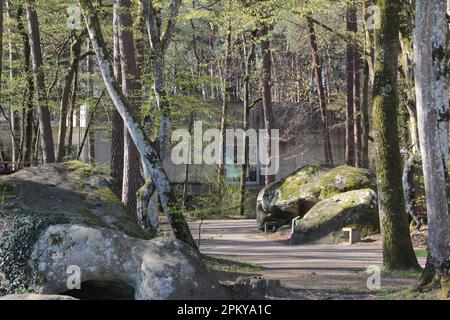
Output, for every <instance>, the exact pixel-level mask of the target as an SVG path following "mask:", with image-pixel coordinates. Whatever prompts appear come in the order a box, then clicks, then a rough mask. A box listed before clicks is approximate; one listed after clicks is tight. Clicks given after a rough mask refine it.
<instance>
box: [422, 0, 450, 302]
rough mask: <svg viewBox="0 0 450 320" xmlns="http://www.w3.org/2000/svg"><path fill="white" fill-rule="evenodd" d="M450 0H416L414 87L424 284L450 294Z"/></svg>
mask: <svg viewBox="0 0 450 320" xmlns="http://www.w3.org/2000/svg"><path fill="white" fill-rule="evenodd" d="M446 9H447V1H446V0H432V1H430V0H417V1H416V24H415V25H416V27H415V30H414V60H415V66H416V67H415V83H416V100H417V113H418V127H419V138H420V151H421V155H422V166H423V173H424V181H425V194H426V205H427V217H428V230H429V238H428V261H427V265H426V268H425V270H424V273H423V275H422V279H421V282H422V283H421V284H422V285H426V284H430V283H431V284H433V287H434V284H438V285H440V286H441V288H442V298H444V299H446V298H447V297H448V293H449V290H450V271H449V267H448V266H449V265H450V247H449V245H448V244H449V242H450V215H449V205H448V201H449V194H448V168H447V157H448V120H449V104H448V78H449V77H448V69H447V68H446V66H447V63H448V54H447V49H446V48H447V32H448V25H447V18H446V11H447V10H446Z"/></svg>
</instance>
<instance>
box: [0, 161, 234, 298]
mask: <svg viewBox="0 0 450 320" xmlns="http://www.w3.org/2000/svg"><path fill="white" fill-rule="evenodd" d="M23 171H24V172H21V171H19V172H18V173H16V174H14V175H12V176H9V177H3V178H1V179H0V186H3V189H2V190H5V191H2V193H1V197H0V296H1V295H6V294H18V293H19V294H20V293H27V294H28V293H39V294H45V295H55V294H65V295H70V296H74V297H77V298H81V299H89V298H96V299H101V298H112V299H207V298H210V299H215V298H217V299H219V298H224V297H225V294H224V291H223V288H222V287H221V286H220V285H219V284H218V283H217V282H216V281H215V280H214V279H213V278H212V277H211V276H210V274H209V272H208V270H207V269H206V267H205V266H204V264H203V261H202V258H201V256H200V255H199V253H198V252H197V251H195V250H194V249H192V248H190V247H189V246H187V245H186V244H184V243H182V242H180V241H178V240H175V239H173V238H171V237H166V238H161V237H160V238H155V239H148V237H147V235H146V234H145V233H144V232H143V231H142V230H141V229H140V228H139V226H138V225H137V224H136V223H135V222H134V221H133V219H132V218H131V216H130V215H129V214H128V213H127V212H126V210H125V208H124V207H123V206H122V205H121V204H120V201H119V200H118V199H117V198H116V197H115V196H114V193H113V192H112V191H111V189H110V181H109V178H108V177H107V175H106V174H105V173H102V172H101V169H100V168H96V167H91V166H87V165H82V164H80V163H70V164H62V165H46V166H42V167H38V168H29V169H26V170H23ZM41 175H42V176H41ZM77 279H79V283H80V285H81V290H78V289H77V288H73V287H72V286H71V284H76V283H77Z"/></svg>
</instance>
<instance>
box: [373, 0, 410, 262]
mask: <svg viewBox="0 0 450 320" xmlns="http://www.w3.org/2000/svg"><path fill="white" fill-rule="evenodd" d="M376 5H378V7H379V8H380V18H381V27H380V29H378V30H375V70H374V71H375V78H374V88H373V122H374V129H375V142H376V171H377V185H378V205H379V214H380V225H381V232H382V238H383V264H384V267H385V268H386V269H387V270H395V269H408V268H419V264H418V262H417V258H416V256H415V254H414V250H413V247H412V243H411V238H410V235H409V230H408V220H407V215H406V211H405V204H404V198H403V188H402V171H401V161H400V150H399V137H398V126H397V113H398V104H399V102H398V92H397V91H398V88H397V67H398V53H399V11H400V9H401V8H400V0H378V1H376Z"/></svg>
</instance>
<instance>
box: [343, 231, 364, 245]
mask: <svg viewBox="0 0 450 320" xmlns="http://www.w3.org/2000/svg"><path fill="white" fill-rule="evenodd" d="M342 231H344V232H348V243H349V244H354V243H356V242H360V241H361V230H359V229H358V228H343V229H342Z"/></svg>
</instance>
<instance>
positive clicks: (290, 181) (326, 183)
mask: <svg viewBox="0 0 450 320" xmlns="http://www.w3.org/2000/svg"><path fill="white" fill-rule="evenodd" d="M364 188H371V189H375V182H374V177H373V175H372V174H371V173H370V171H368V170H366V169H361V168H354V167H350V166H339V167H334V168H329V167H322V166H317V165H308V166H304V167H302V168H300V169H299V170H297V171H296V172H294V173H292V174H291V175H289V176H287V177H286V178H284V179H282V180H280V181H277V182H275V183H273V184H271V185H269V186H267V187H266V188H263V189H262V190H261V191H260V193H259V194H258V198H257V205H256V214H257V224H258V229H260V230H263V229H264V223H265V222H267V221H271V222H274V223H275V224H276V225H277V226H281V225H283V224H286V223H288V222H289V221H290V220H292V219H293V218H295V217H298V216H303V215H304V214H306V213H307V212H308V211H309V210H310V209H311V208H312V207H313V206H314V205H315V204H317V203H318V202H320V201H322V200H325V199H328V198H330V197H332V196H334V195H336V194H339V193H343V192H347V191H351V190H359V189H364Z"/></svg>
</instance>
